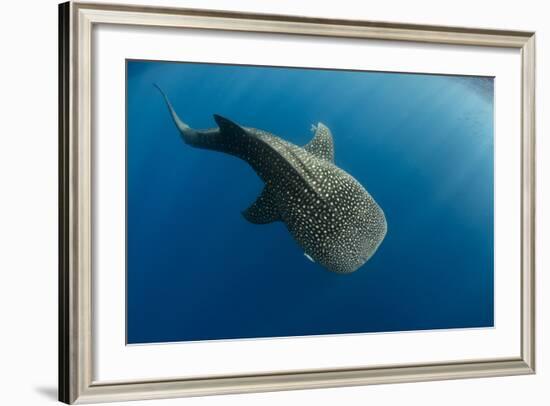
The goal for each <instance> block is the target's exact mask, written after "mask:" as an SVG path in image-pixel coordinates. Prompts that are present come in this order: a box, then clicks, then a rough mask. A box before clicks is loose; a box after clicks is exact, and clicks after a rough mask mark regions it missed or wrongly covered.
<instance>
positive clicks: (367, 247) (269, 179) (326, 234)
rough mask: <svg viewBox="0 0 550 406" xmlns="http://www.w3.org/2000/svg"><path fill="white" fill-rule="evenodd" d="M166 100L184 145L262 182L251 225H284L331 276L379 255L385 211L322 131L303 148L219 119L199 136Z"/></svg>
mask: <svg viewBox="0 0 550 406" xmlns="http://www.w3.org/2000/svg"><path fill="white" fill-rule="evenodd" d="M159 90H160V89H159ZM161 93H162V90H161ZM162 94H163V96H164V98H165V101H166V103H167V106H168V109H169V110H170V113H171V115H172V118H173V120H174V123H175V124H176V126H177V127H178V129H179V131H180V134H181V137H182V139H183V141H184V142H185V143H187V144H189V145H191V146H194V147H197V148H204V149H211V150H216V151H221V152H225V153H227V154H231V155H234V156H236V157H238V158H241V159H243V160H244V161H246V162H247V163H248V164H249V165H250V166H251V167H252V168H253V169H254V170H255V172H256V173H257V174H258V176H259V177H260V178H261V179H262V180H263V181H264V182H265V186H264V189H263V191H262V193H261V194H260V196H259V197H258V199H257V200H256V201H255V202H254V203H253V204H252V205H251V206H250V207H249V208H248V209H246V210H245V211H243V216H244V217H245V218H246V219H247V220H248V221H250V222H251V223H255V224H267V223H271V222H274V221H281V222H283V223H284V224H285V225H286V227H287V228H288V230H289V232H290V234H291V235H292V236H293V237H294V239H295V240H296V242H297V243H298V244H299V245H300V246H301V247H302V248H303V249H304V253H305V254H306V257H307V258H309V259H311V260H313V261H314V262H317V263H318V264H320V265H322V266H323V267H324V268H326V269H327V270H329V271H332V272H337V273H350V272H354V271H356V270H357V269H358V268H360V267H361V266H362V265H363V264H364V263H365V262H366V261H367V260H368V259H370V258H371V257H372V255H373V254H374V253H375V252H376V250H377V249H378V247H379V246H380V244H381V243H382V240H383V239H384V237H385V235H386V231H387V224H386V218H385V216H384V212H383V211H382V209H381V208H380V206H378V204H377V203H376V202H375V201H374V199H373V198H372V197H371V195H370V194H369V193H368V192H367V191H366V190H365V188H363V186H361V184H360V183H359V182H358V181H357V180H355V179H354V178H353V177H352V176H350V175H349V174H348V173H346V172H345V171H343V170H342V169H340V168H338V167H337V166H336V165H334V163H333V160H334V147H333V139H332V135H331V132H330V130H329V129H328V127H326V126H325V125H324V124H322V123H318V124H317V126H314V127H313V128H312V129H313V130H314V131H315V135H314V137H313V139H312V140H311V141H310V142H309V143H308V144H307V145H306V146H304V147H299V146H297V145H294V144H292V143H290V142H288V141H285V140H283V139H281V138H279V137H277V136H275V135H273V134H270V133H268V132H266V131H263V130H258V129H255V128H247V127H241V126H239V125H238V124H236V123H234V122H232V121H230V120H228V119H226V118H223V117H221V116H218V115H214V119H215V121H216V123H217V124H218V128H217V129H210V130H194V129H191V128H190V127H189V126H188V125H187V124H185V123H183V122H182V121H181V120H180V119H179V118H178V116H177V114H176V112H175V110H174V109H173V108H172V106H171V104H170V102H169V101H168V98H167V97H166V95H165V94H164V93H162Z"/></svg>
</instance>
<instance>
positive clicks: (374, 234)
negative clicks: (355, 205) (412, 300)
mask: <svg viewBox="0 0 550 406" xmlns="http://www.w3.org/2000/svg"><path fill="white" fill-rule="evenodd" d="M370 214H371V215H372V212H371V213H370ZM358 217H362V218H357V219H356V222H354V223H352V224H350V225H349V226H347V227H346V228H344V229H342V230H341V231H340V232H339V233H338V234H337V235H335V236H332V241H331V249H330V251H328V252H327V254H328V255H321V257H320V258H316V261H317V262H318V263H319V264H321V265H322V266H324V267H325V268H326V269H328V270H329V271H332V272H336V273H351V272H354V271H356V270H357V269H359V268H361V267H362V266H363V265H364V264H365V262H367V261H368V260H369V259H370V258H371V257H372V256H373V255H374V253H375V252H376V250H377V249H378V247H379V246H380V244H381V243H382V241H383V240H384V237H385V236H386V233H387V223H386V218H385V216H384V213H383V212H382V210H381V209H378V210H377V213H376V216H374V218H373V217H372V216H369V218H365V216H364V213H358Z"/></svg>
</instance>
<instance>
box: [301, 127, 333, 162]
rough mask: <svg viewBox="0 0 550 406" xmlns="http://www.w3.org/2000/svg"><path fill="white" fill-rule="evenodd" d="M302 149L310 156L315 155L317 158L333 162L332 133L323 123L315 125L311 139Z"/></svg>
mask: <svg viewBox="0 0 550 406" xmlns="http://www.w3.org/2000/svg"><path fill="white" fill-rule="evenodd" d="M304 149H305V150H306V151H307V152H309V153H310V154H313V155H315V156H316V157H317V158H321V159H325V160H327V161H329V162H334V143H333V141H332V133H331V132H330V130H329V128H328V127H327V126H326V125H324V124H323V123H318V124H317V126H316V127H315V135H314V136H313V139H312V140H311V141H310V142H309V143H308V144H307V145H306V146H305V147H304Z"/></svg>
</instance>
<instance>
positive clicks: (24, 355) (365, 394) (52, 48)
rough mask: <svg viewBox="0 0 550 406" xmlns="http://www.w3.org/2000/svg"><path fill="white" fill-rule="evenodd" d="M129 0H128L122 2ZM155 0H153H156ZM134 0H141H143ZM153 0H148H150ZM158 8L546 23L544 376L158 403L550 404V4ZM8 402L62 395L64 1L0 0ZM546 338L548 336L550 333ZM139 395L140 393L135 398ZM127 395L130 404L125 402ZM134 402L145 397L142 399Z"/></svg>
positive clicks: (0, 344)
mask: <svg viewBox="0 0 550 406" xmlns="http://www.w3.org/2000/svg"><path fill="white" fill-rule="evenodd" d="M119 1H122V0H119ZM153 2H154V0H150V3H153ZM133 3H142V2H141V1H138V0H135V1H133ZM144 3H147V2H144ZM154 3H155V4H157V5H180V6H187V7H200V8H212V9H232V10H239V11H252V12H270V13H279V14H297V15H308V16H320V17H336V18H354V19H368V20H382V21H395V22H412V23H427V24H444V25H458V26H472V27H487V28H502V29H523V30H535V31H536V32H537V53H538V54H537V136H538V140H537V143H538V147H537V150H538V156H537V160H538V196H537V200H538V218H537V222H538V229H537V234H538V240H537V248H538V252H537V267H538V269H537V278H538V279H537V284H538V287H537V293H538V295H537V306H538V307H537V320H538V331H537V339H538V347H537V352H538V373H537V375H535V376H524V377H510V378H488V379H476V380H472V379H469V380H461V381H447V382H430V383H414V384H400V385H382V386H371V387H357V388H342V389H322V390H308V391H293V392H279V393H267V394H266V393H264V394H254V395H234V396H216V397H209V398H194V399H185V400H181V399H179V400H164V401H150V402H149V403H141V404H151V405H152V404H158V405H176V404H178V405H182V404H184V405H185V404H187V405H257V404H273V405H275V404H277V405H278V404H284V403H291V404H310V403H318V402H321V404H324V403H325V402H326V403H327V404H330V403H337V404H346V405H360V404H361V405H363V404H371V405H378V404H399V403H406V404H412V405H416V404H419V405H420V404H422V405H440V404H445V405H464V404H473V405H481V404H484V403H485V402H487V403H491V404H498V405H516V404H525V405H547V404H549V402H550V389H549V387H550V371H549V368H550V350H549V347H548V344H547V342H548V340H549V335H548V326H549V320H548V318H547V315H546V309H547V308H549V306H550V299H549V297H550V285H549V282H550V278H549V277H548V275H545V269H547V266H548V261H549V259H550V254H548V251H550V246H549V245H548V244H549V242H548V238H547V237H548V231H549V226H550V224H549V223H548V216H546V215H545V212H544V207H545V206H548V204H550V196H549V193H550V190H549V189H550V187H549V186H550V184H549V179H550V177H549V176H548V171H549V170H550V166H549V164H548V160H549V159H550V151H549V150H548V145H549V143H548V141H547V139H546V135H547V134H548V133H549V131H550V120H549V119H548V118H547V116H546V117H545V112H548V111H550V110H549V108H550V105H549V103H550V102H549V98H550V88H549V85H548V83H549V80H548V76H547V75H548V74H549V73H550V60H549V58H550V13H549V12H548V10H547V9H546V6H545V3H547V2H546V1H542V0H541V1H535V0H522V1H513V2H511V1H496V0H492V1H480V0H475V1H471V0H460V1H453V2H445V1H429V0H414V1H410V0H385V1H372V2H366V1H361V2H360V1H355V2H354V1H352V0H338V1H325V2H322V1H320V0H318V1H311V2H308V1H301V2H299V1H296V0H294V1H292V0H263V1H258V0H256V1H254V0H232V1H224V0H209V1H202V2H201V1H199V0H180V1H175V0H171V1H169V0H163V1H156V2H154ZM1 16H2V21H1V23H0V44H1V47H0V58H1V62H0V73H1V74H0V100H1V101H2V104H1V106H0V107H1V109H0V111H1V113H0V188H1V189H0V190H1V194H0V243H1V244H0V326H1V333H0V375H1V378H2V385H1V386H0V388H1V389H0V404H2V405H32V406H39V405H44V404H48V403H50V404H51V403H53V402H55V399H56V391H57V390H56V385H57V2H56V1H54V0H27V1H13V2H5V3H4V4H2V9H1ZM545 341H546V342H545ZM134 403H135V402H134ZM126 404H128V405H129V404H130V403H126ZM132 404H133V403H132ZM136 404H137V403H136Z"/></svg>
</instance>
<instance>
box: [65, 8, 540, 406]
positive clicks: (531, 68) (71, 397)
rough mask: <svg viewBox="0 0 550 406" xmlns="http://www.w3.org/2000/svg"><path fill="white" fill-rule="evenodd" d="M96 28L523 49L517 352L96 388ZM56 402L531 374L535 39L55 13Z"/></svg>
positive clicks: (269, 18) (439, 30)
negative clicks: (493, 356) (455, 359)
mask: <svg viewBox="0 0 550 406" xmlns="http://www.w3.org/2000/svg"><path fill="white" fill-rule="evenodd" d="M97 24H111V25H126V26H149V27H151V26H153V27H172V28H197V29H206V30H221V31H240V32H246V33H251V34H252V33H284V34H295V35H310V36H326V37H340V38H355V39H376V40H393V41H414V42H421V43H433V44H460V45H466V46H487V47H506V48H514V49H518V50H520V52H521V214H520V215H521V281H518V283H521V332H518V333H520V334H521V353H520V356H519V357H516V358H504V359H490V360H475V359H468V360H461V361H460V362H452V363H433V364H397V365H392V366H383V367H379V366H376V365H374V366H369V367H361V368H357V367H349V368H337V369H324V370H318V369H316V370H303V371H292V372H286V371H273V372H271V373H262V374H255V375H227V376H216V377H206V378H205V377H194V378H186V379H180V378H177V377H174V378H173V379H156V380H147V381H122V382H96V381H94V379H93V376H94V375H93V358H94V353H93V352H94V348H93V345H92V343H93V336H92V265H91V260H92V222H93V216H92V203H91V202H92V162H93V159H92V148H91V137H92V131H91V128H92V125H93V122H92V111H91V109H92V92H91V89H92V80H93V76H92V72H91V66H92V63H91V58H92V47H93V44H92V29H93V27H94V26H95V25H97ZM59 235H60V239H59V400H60V401H62V402H65V403H69V404H74V403H93V402H107V401H122V400H137V399H158V398H172V397H185V396H202V395H212V394H230V393H245V392H262V391H279V390H291V389H307V388H322V387H337V386H353V385H371V384H382V383H399V382H417V381H429V380H443V379H458V378H474V377H492V376H506V375H521V374H533V373H534V372H535V33H534V32H523V31H504V30H488V29H477V28H461V27H443V26H429V25H413V24H399V23H387V22H374V21H352V20H336V19H321V18H309V17H297V16H284V15H268V14H248V13H240V12H227V11H212V10H199V9H178V8H162V7H145V6H130V5H113V4H92V3H81V2H68V3H64V4H61V5H60V6H59Z"/></svg>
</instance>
